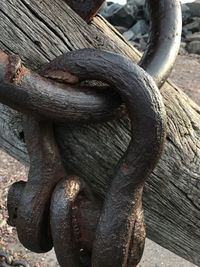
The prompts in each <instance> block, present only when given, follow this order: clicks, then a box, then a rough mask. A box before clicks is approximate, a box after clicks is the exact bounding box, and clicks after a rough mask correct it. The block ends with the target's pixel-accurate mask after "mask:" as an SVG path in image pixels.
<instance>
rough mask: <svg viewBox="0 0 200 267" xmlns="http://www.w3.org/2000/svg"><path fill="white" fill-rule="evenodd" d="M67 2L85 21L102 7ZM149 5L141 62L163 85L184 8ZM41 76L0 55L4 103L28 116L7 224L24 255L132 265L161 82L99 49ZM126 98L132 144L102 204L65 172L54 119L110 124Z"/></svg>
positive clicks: (160, 139)
mask: <svg viewBox="0 0 200 267" xmlns="http://www.w3.org/2000/svg"><path fill="white" fill-rule="evenodd" d="M65 2H67V3H68V5H70V6H71V7H72V8H73V9H74V10H75V11H76V12H77V13H78V14H79V15H80V16H81V17H82V18H84V19H85V20H86V21H87V22H88V21H90V20H91V19H92V17H93V16H94V15H95V13H96V12H97V10H98V8H99V7H100V5H101V4H102V3H103V2H104V1H94V0H93V1H91V0H90V1H89V0H85V1H83V2H82V3H80V1H79V2H78V1H65ZM82 4H84V7H83V6H82ZM148 4H149V5H148V7H149V11H150V15H151V34H150V41H149V42H150V43H149V46H148V47H147V50H146V52H145V54H144V56H143V58H142V60H141V62H140V65H141V66H142V67H143V68H144V69H146V70H147V72H148V73H150V74H151V75H152V77H153V78H154V80H155V82H156V83H157V85H158V86H159V87H160V86H161V85H162V84H163V82H164V81H165V80H166V78H167V76H168V75H169V72H170V70H171V67H172V65H173V63H174V59H175V57H176V55H177V51H178V46H179V43H180V29H181V23H180V21H181V15H180V3H179V2H178V0H168V1H164V0H161V1H158V0H155V1H154V0H149V1H148ZM158 13H159V14H162V16H158V15H157V14H158ZM161 29H164V33H163V31H162V30H161ZM160 58H162V60H160ZM169 58H170V59H169ZM86 59H87V60H86ZM124 73H125V74H126V75H124ZM40 74H41V75H43V76H46V78H45V77H41V76H40V75H39V74H37V73H34V72H32V71H30V70H28V69H27V68H25V67H24V66H23V65H22V64H21V61H20V59H19V57H18V56H8V55H5V54H3V53H2V52H0V80H1V86H0V101H1V102H2V103H4V104H6V105H9V106H10V107H12V108H15V109H16V110H19V111H22V112H23V113H24V114H26V116H25V120H24V122H25V123H24V132H25V140H26V144H27V149H28V153H29V156H30V171H29V177H28V182H27V183H26V184H23V185H22V184H15V185H13V187H12V189H11V190H10V191H9V199H8V200H9V201H8V207H9V215H10V223H11V224H13V225H16V227H17V232H18V236H19V239H20V241H21V242H22V244H23V245H24V246H25V247H27V248H28V249H31V250H32V251H35V252H46V251H48V250H50V249H51V248H52V246H54V247H55V251H56V254H57V257H58V260H59V262H60V265H61V266H63V267H66V265H68V266H70V267H73V266H74V267H78V266H84V263H83V258H82V254H81V251H83V252H84V253H83V254H84V255H85V256H86V258H87V259H89V262H90V263H89V265H91V266H93V267H102V266H104V267H113V266H115V267H133V266H136V265H137V264H138V263H139V261H140V259H141V256H142V253H143V248H144V241H145V236H146V233H145V226H144V218H143V217H144V216H143V209H142V192H143V187H144V183H145V181H146V179H147V177H148V175H149V174H150V173H151V172H152V170H153V169H154V167H155V166H156V164H157V161H158V159H159V157H160V155H161V152H162V149H163V145H164V141H165V131H166V129H165V127H166V122H165V110H164V106H163V103H162V98H161V96H160V94H159V91H158V88H157V86H156V84H155V83H154V81H153V80H152V78H151V77H150V76H149V75H148V74H147V73H146V72H144V71H143V70H142V69H141V68H140V67H139V66H137V65H134V64H133V63H132V62H131V61H130V60H129V59H127V58H125V57H123V56H120V55H116V54H114V53H109V52H105V51H97V50H94V49H82V50H79V51H75V52H69V53H67V54H64V55H62V56H61V57H58V58H57V59H55V60H53V61H52V62H51V63H49V64H47V65H45V66H44V68H43V69H42V70H41V71H40ZM47 78H50V79H47ZM3 80H4V81H3ZM84 80H99V81H101V82H104V83H106V84H108V86H107V87H105V89H104V90H102V91H99V88H98V87H96V88H94V87H92V88H89V87H87V88H85V87H84V88H82V87H81V86H80V84H79V82H81V81H84ZM61 82H62V83H61ZM63 83H66V84H63ZM70 83H71V84H70ZM112 91H115V92H116V94H115V93H114V94H113V92H112ZM101 93H102V95H101ZM106 94H107V95H106ZM118 94H119V95H120V97H118ZM88 96H90V98H89V100H88ZM99 96H100V97H99ZM113 96H114V98H113ZM109 97H110V98H109ZM113 99H114V101H113ZM121 99H122V100H123V102H125V104H126V107H127V110H128V115H129V117H130V120H131V124H132V128H131V142H130V144H129V147H128V149H127V151H126V153H125V155H124V156H123V157H122V159H121V160H120V162H119V164H118V167H117V169H116V172H115V176H114V177H113V179H112V183H111V186H110V189H109V190H108V193H107V195H106V198H105V201H104V203H103V207H100V206H99V205H97V203H96V202H95V201H94V199H90V198H89V195H88V192H87V191H85V190H84V186H83V185H82V182H80V179H79V178H77V177H68V176H67V172H66V170H65V169H64V168H63V165H62V160H61V157H60V154H59V150H58V147H57V144H56V140H55V138H54V131H53V121H54V120H57V121H78V122H83V123H85V122H87V123H88V122H91V121H97V120H102V119H108V118H111V117H112V116H113V114H114V113H115V112H116V109H117V108H118V107H119V105H120V104H121ZM75 100H76V101H75ZM113 103H114V104H113ZM95 107H96V109H95ZM30 114H31V116H30ZM27 115H28V116H27ZM146 133H148V136H146ZM22 192H23V193H22ZM91 203H92V204H91ZM84 205H85V206H84ZM84 207H85V209H84ZM90 220H91V221H92V223H91V222H90ZM94 233H95V235H94ZM66 251H67V252H68V253H66ZM113 255H115V257H113Z"/></svg>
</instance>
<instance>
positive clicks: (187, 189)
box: [0, 0, 200, 266]
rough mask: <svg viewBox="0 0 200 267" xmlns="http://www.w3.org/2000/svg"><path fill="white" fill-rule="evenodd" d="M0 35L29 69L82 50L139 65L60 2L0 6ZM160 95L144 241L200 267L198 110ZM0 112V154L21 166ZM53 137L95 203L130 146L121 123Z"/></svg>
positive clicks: (22, 156) (124, 46)
mask: <svg viewBox="0 0 200 267" xmlns="http://www.w3.org/2000/svg"><path fill="white" fill-rule="evenodd" d="M0 33H1V35H0V49H3V50H4V51H8V52H13V53H16V54H19V55H20V56H21V57H22V59H23V61H24V63H25V65H26V66H28V67H31V68H33V69H37V68H38V67H40V66H41V65H42V64H43V63H45V62H47V61H49V60H50V59H53V58H54V57H56V56H58V55H60V54H61V53H63V52H66V51H69V50H74V49H78V48H83V47H95V48H97V49H106V50H109V51H116V52H118V53H122V54H125V55H127V56H128V57H130V58H131V59H132V60H133V61H135V62H137V61H138V60H139V57H140V55H139V53H138V52H137V51H136V50H135V49H134V48H132V47H131V46H130V45H129V44H128V43H127V42H126V41H125V40H124V39H123V38H122V37H121V36H120V34H119V33H117V32H116V31H115V30H114V29H113V28H112V27H111V26H110V25H108V23H107V22H105V21H104V20H103V19H102V18H100V17H97V18H95V19H94V21H93V22H92V24H91V25H87V24H86V23H85V22H84V21H82V20H81V19H80V18H79V17H78V16H77V15H76V14H75V13H74V12H73V11H72V10H71V9H70V8H68V7H67V5H65V3H63V1H61V0H43V1H40V0H1V5H0ZM161 92H162V96H163V98H164V102H165V107H166V111H167V115H168V129H167V142H166V146H165V150H164V153H163V155H162V157H161V159H160V161H159V164H158V166H157V168H156V169H155V171H154V172H153V174H152V175H151V176H150V177H149V179H148V182H147V185H146V189H145V194H144V207H145V215H146V223H147V233H148V237H149V238H151V239H152V240H154V241H156V242H157V243H159V244H160V245H162V246H163V247H165V248H168V249H170V250H171V251H173V252H175V253H176V254H178V255H180V256H182V257H184V258H186V259H187V260H189V261H191V262H193V263H195V264H197V265H199V266H200V198H199V195H200V167H199V166H200V108H199V107H198V106H197V105H196V104H195V103H194V102H192V100H190V99H189V98H188V97H187V96H186V95H185V94H184V93H183V92H182V91H181V90H180V89H179V88H177V87H176V86H175V85H174V84H172V83H171V82H167V83H165V84H164V86H163V87H162V89H161ZM0 111H1V112H0V146H1V148H2V149H4V150H5V151H7V152H8V153H9V154H11V155H12V156H14V157H15V158H17V159H18V160H20V161H21V162H23V163H28V157H27V152H26V146H25V143H24V137H23V128H22V124H21V119H22V115H21V114H20V113H17V112H15V111H13V110H11V109H10V108H8V107H6V106H3V105H0ZM55 133H56V138H57V142H58V144H59V146H60V151H61V153H62V158H63V161H64V163H65V166H66V168H67V170H68V172H69V173H75V174H77V175H80V176H81V177H83V178H84V179H85V180H86V181H88V183H89V184H90V186H91V187H92V188H93V190H94V191H95V192H96V193H97V194H98V195H99V196H100V197H103V196H104V195H105V192H106V189H107V188H108V185H109V181H110V179H112V173H113V169H114V166H115V165H116V163H117V161H118V159H119V158H120V157H121V155H122V154H123V151H125V150H126V147H127V145H128V142H129V140H130V135H129V133H130V129H129V121H128V119H127V118H123V119H120V120H115V121H111V122H107V123H103V124H96V125H95V124H91V125H84V126H78V125H71V124H70V125H67V124H65V125H64V124H62V125H55Z"/></svg>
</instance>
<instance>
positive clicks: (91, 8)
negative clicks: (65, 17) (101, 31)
mask: <svg viewBox="0 0 200 267" xmlns="http://www.w3.org/2000/svg"><path fill="white" fill-rule="evenodd" d="M64 1H65V2H66V3H67V4H68V5H69V6H70V7H71V8H72V9H73V10H74V11H75V12H76V13H77V14H78V15H79V16H80V17H81V18H83V19H84V20H85V21H87V22H89V21H90V20H91V19H92V18H93V17H94V16H95V15H96V14H97V12H98V11H99V9H100V7H101V5H102V4H103V3H104V2H105V0H81V1H78V0H64Z"/></svg>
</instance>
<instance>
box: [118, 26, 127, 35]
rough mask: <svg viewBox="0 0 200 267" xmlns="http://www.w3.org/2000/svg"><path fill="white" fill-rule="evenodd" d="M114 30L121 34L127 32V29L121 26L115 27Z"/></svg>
mask: <svg viewBox="0 0 200 267" xmlns="http://www.w3.org/2000/svg"><path fill="white" fill-rule="evenodd" d="M115 29H116V30H118V31H119V32H120V33H121V34H123V33H125V32H127V31H128V28H126V27H123V26H115Z"/></svg>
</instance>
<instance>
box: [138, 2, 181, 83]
mask: <svg viewBox="0 0 200 267" xmlns="http://www.w3.org/2000/svg"><path fill="white" fill-rule="evenodd" d="M147 7H148V11H149V15H150V36H149V41H148V45H147V48H146V50H145V52H144V54H143V57H142V59H141V61H140V63H139V65H140V66H141V67H142V68H143V69H145V70H146V71H147V72H148V73H149V74H150V75H151V76H152V77H153V79H154V81H155V82H156V84H157V86H158V87H161V86H162V84H163V83H164V82H165V81H166V79H167V78H168V77H169V74H170V72H171V70H172V67H173V65H174V62H175V59H176V57H177V55H178V51H179V47H180V42H181V31H182V14H181V3H180V1H179V0H147Z"/></svg>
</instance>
